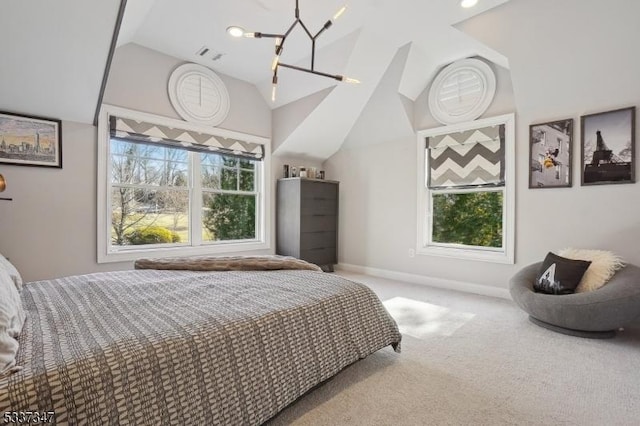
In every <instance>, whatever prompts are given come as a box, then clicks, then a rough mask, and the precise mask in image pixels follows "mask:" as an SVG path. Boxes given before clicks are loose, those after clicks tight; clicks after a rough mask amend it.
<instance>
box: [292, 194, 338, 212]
mask: <svg viewBox="0 0 640 426" xmlns="http://www.w3.org/2000/svg"><path fill="white" fill-rule="evenodd" d="M337 213H338V202H337V200H336V199H335V198H333V199H332V198H303V199H302V200H301V201H300V214H302V215H314V214H324V215H326V214H332V215H335V214H337Z"/></svg>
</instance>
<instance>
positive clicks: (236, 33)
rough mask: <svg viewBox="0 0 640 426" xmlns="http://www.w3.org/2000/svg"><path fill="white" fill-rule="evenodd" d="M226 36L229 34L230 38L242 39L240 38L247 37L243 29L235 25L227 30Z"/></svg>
mask: <svg viewBox="0 0 640 426" xmlns="http://www.w3.org/2000/svg"><path fill="white" fill-rule="evenodd" d="M227 34H229V35H230V36H231V37H242V36H245V37H247V34H246V33H245V32H244V29H243V28H241V27H237V26H235V25H234V26H231V27H229V28H227Z"/></svg>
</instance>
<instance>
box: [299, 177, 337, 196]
mask: <svg viewBox="0 0 640 426" xmlns="http://www.w3.org/2000/svg"><path fill="white" fill-rule="evenodd" d="M301 183H302V188H301V198H302V199H303V200H305V199H329V200H335V199H337V198H338V185H336V184H335V183H329V182H318V181H312V180H303V181H302V182H301Z"/></svg>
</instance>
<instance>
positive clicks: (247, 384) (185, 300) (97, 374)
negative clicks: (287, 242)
mask: <svg viewBox="0 0 640 426" xmlns="http://www.w3.org/2000/svg"><path fill="white" fill-rule="evenodd" d="M22 295H23V296H22V297H23V301H24V304H25V309H26V310H27V315H28V318H27V322H26V324H25V327H24V330H23V333H22V335H21V336H20V340H19V342H20V350H19V352H18V359H17V364H18V365H20V366H22V367H23V369H22V371H20V372H18V373H15V374H13V375H11V376H9V377H6V378H3V379H0V413H4V412H5V411H20V410H23V411H24V410H33V411H40V412H42V411H55V419H56V421H57V423H58V424H66V423H69V424H89V425H106V424H111V425H115V424H136V425H141V424H180V425H182V424H194V425H205V424H206V425H209V424H224V425H233V424H237V425H239V424H242V425H257V424H261V423H263V422H264V421H266V420H268V419H269V418H271V417H272V416H274V415H275V414H276V413H278V412H279V411H280V410H282V409H283V408H284V407H285V406H287V405H288V404H290V403H291V402H293V401H294V400H295V399H296V398H298V397H299V396H300V395H302V394H303V393H305V392H306V391H307V390H309V389H310V388H312V387H313V386H315V385H316V384H318V383H320V382H322V381H324V380H326V379H328V378H329V377H331V376H333V375H334V374H336V373H337V372H339V371H340V370H342V369H343V368H344V367H346V366H347V365H349V364H351V363H353V362H354V361H356V360H358V359H360V358H364V357H366V356H367V355H369V354H371V353H373V352H375V351H377V350H378V349H381V348H383V347H385V346H388V345H392V346H393V347H394V348H395V349H396V350H398V351H399V344H400V339H401V336H400V333H399V332H398V328H397V326H396V324H395V322H394V321H393V319H392V318H391V317H390V316H389V315H388V313H387V312H386V310H385V309H384V307H383V306H382V304H381V303H380V301H379V299H378V298H377V297H376V295H375V294H374V293H373V292H372V291H371V290H369V289H368V288H367V287H365V286H363V285H360V284H357V283H353V282H351V281H347V280H345V279H342V278H340V277H338V276H334V275H330V274H325V273H322V272H315V271H264V272H263V271H260V272H245V271H232V272H193V271H157V270H138V271H123V272H110V273H100V274H92V275H83V276H76V277H67V278H61V279H56V280H50V281H39V282H34V283H30V284H28V285H26V286H25V287H24V290H23V292H22Z"/></svg>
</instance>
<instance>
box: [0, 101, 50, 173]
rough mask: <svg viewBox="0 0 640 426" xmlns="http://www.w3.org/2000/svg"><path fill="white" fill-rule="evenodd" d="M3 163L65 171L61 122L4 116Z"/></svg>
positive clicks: (0, 119)
mask: <svg viewBox="0 0 640 426" xmlns="http://www.w3.org/2000/svg"><path fill="white" fill-rule="evenodd" d="M0 163H6V164H15V165H19V166H39V167H57V168H62V123H61V121H60V120H55V119H50V118H44V117H33V116H27V115H18V114H13V113H8V112H0Z"/></svg>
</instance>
